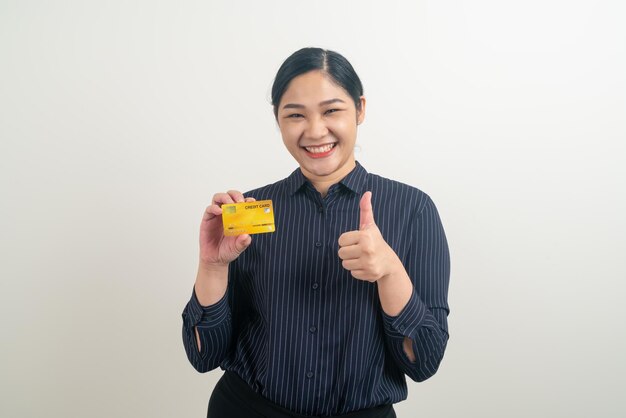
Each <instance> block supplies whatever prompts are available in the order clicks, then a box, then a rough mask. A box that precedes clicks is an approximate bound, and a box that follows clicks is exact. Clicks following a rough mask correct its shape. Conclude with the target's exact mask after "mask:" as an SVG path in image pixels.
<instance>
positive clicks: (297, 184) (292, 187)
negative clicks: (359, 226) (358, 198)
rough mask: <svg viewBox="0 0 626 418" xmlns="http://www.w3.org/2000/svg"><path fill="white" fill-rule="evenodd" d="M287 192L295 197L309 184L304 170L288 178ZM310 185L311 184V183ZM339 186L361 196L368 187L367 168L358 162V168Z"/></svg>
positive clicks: (295, 172)
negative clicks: (295, 194) (303, 172)
mask: <svg viewBox="0 0 626 418" xmlns="http://www.w3.org/2000/svg"><path fill="white" fill-rule="evenodd" d="M286 180H287V192H288V193H289V195H293V194H294V193H296V192H297V191H298V190H300V189H301V188H302V186H304V185H305V184H307V183H309V180H308V179H307V178H306V177H305V176H304V174H302V170H300V168H297V169H295V170H294V171H293V173H291V174H290V175H289V177H287V179H286ZM309 184H310V183H309ZM339 184H341V185H342V186H344V187H345V188H347V189H348V190H351V191H352V192H354V193H356V194H358V195H361V194H363V193H364V192H365V191H366V190H365V187H366V186H367V171H366V170H365V168H364V167H363V166H362V165H361V164H360V163H359V162H358V161H356V167H354V169H352V171H350V173H348V175H347V176H345V177H344V178H343V179H341V180H340V181H339Z"/></svg>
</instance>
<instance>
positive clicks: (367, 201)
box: [359, 192, 376, 229]
mask: <svg viewBox="0 0 626 418" xmlns="http://www.w3.org/2000/svg"><path fill="white" fill-rule="evenodd" d="M359 209H360V216H361V218H360V223H359V225H360V226H359V229H366V228H367V227H369V226H370V225H376V223H375V222H374V211H373V210H372V192H365V193H364V194H363V197H361V202H360V203H359Z"/></svg>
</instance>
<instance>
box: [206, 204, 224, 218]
mask: <svg viewBox="0 0 626 418" xmlns="http://www.w3.org/2000/svg"><path fill="white" fill-rule="evenodd" d="M221 214H222V208H220V207H219V206H217V205H211V206H208V207H207V208H206V209H205V211H204V215H203V216H202V220H203V221H210V220H211V219H213V218H215V217H216V216H220V215H221Z"/></svg>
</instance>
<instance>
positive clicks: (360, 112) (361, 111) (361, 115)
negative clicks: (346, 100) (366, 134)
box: [356, 96, 365, 125]
mask: <svg viewBox="0 0 626 418" xmlns="http://www.w3.org/2000/svg"><path fill="white" fill-rule="evenodd" d="M359 104H360V106H359V108H358V109H357V110H356V124H357V125H360V124H361V123H363V120H365V96H361V97H360V98H359Z"/></svg>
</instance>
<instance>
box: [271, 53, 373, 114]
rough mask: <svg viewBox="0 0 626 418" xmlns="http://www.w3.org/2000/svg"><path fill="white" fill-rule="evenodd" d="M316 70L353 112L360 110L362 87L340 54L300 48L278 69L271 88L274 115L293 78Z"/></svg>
mask: <svg viewBox="0 0 626 418" xmlns="http://www.w3.org/2000/svg"><path fill="white" fill-rule="evenodd" d="M314 70H319V71H322V72H323V73H324V74H326V75H328V76H329V77H330V78H331V79H332V80H333V82H334V83H335V84H337V85H338V86H339V87H341V88H343V89H344V90H345V91H346V92H347V93H348V95H349V96H350V97H352V100H354V105H355V106H356V108H357V110H361V96H362V95H363V85H362V84H361V80H360V79H359V76H358V75H357V74H356V71H354V68H352V65H351V64H350V62H349V61H348V60H347V59H346V58H345V57H344V56H343V55H341V54H339V53H337V52H335V51H330V50H327V49H322V48H302V49H300V50H298V51H296V52H294V53H293V54H291V55H290V56H289V57H288V58H287V59H286V60H285V62H283V64H282V65H281V66H280V68H279V69H278V72H277V73H276V78H275V79H274V84H273V85H272V106H273V107H274V116H275V117H276V118H278V105H279V104H280V99H281V98H282V97H283V94H285V91H286V90H287V88H288V87H289V83H290V82H291V80H293V79H294V78H295V77H297V76H299V75H301V74H304V73H308V72H309V71H314Z"/></svg>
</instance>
